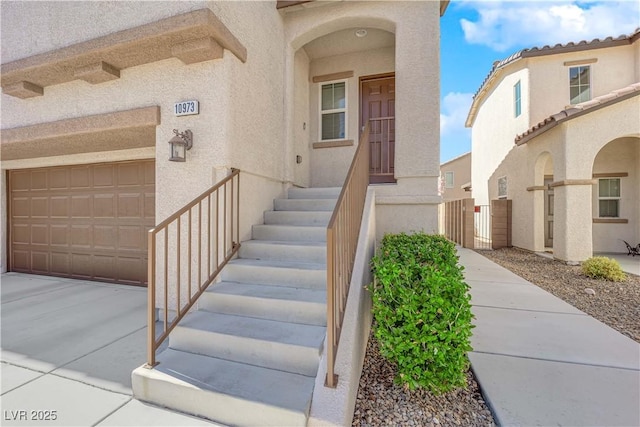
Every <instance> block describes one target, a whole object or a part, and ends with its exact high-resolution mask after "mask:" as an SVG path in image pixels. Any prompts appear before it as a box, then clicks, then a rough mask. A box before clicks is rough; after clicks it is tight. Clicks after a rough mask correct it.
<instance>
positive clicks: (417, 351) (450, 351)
mask: <svg viewBox="0 0 640 427" xmlns="http://www.w3.org/2000/svg"><path fill="white" fill-rule="evenodd" d="M372 264H373V272H374V276H375V278H376V281H375V282H374V286H372V287H371V289H370V290H371V292H372V295H373V315H374V319H375V323H374V334H375V337H376V339H377V341H378V343H379V345H380V353H381V354H382V355H383V356H384V357H385V358H386V359H387V360H389V361H391V362H392V363H394V364H395V365H396V366H397V369H398V377H397V378H396V381H398V382H399V383H401V384H403V385H405V386H407V387H408V388H410V389H415V388H416V387H424V388H427V389H428V390H430V391H431V392H433V393H436V394H440V393H444V392H446V391H449V390H452V389H454V388H457V387H466V376H465V373H466V371H467V369H468V367H469V360H468V358H467V352H468V351H470V350H472V348H471V344H470V338H471V329H472V328H473V325H472V324H471V319H472V318H473V315H472V314H471V304H470V302H469V301H470V299H471V297H470V296H469V286H468V285H467V284H466V283H465V282H464V276H463V274H462V270H463V268H462V267H461V266H460V265H459V264H458V256H457V253H456V249H455V245H454V244H453V243H452V242H450V241H448V240H447V239H446V238H445V237H444V236H434V235H426V234H424V233H418V234H413V235H407V234H404V233H402V234H395V235H389V234H388V235H385V236H384V238H383V239H382V242H381V247H380V249H379V253H378V255H377V256H375V257H374V258H373V260H372Z"/></svg>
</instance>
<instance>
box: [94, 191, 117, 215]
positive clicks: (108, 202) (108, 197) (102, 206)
mask: <svg viewBox="0 0 640 427" xmlns="http://www.w3.org/2000/svg"><path fill="white" fill-rule="evenodd" d="M93 215H94V217H95V218H115V217H116V198H115V196H114V195H113V194H96V195H95V196H93Z"/></svg>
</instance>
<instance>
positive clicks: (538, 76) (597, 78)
mask: <svg viewBox="0 0 640 427" xmlns="http://www.w3.org/2000/svg"><path fill="white" fill-rule="evenodd" d="M637 45H640V42H636V43H635V45H627V46H618V47H612V48H606V49H594V50H586V51H581V52H573V53H565V54H559V55H548V56H540V57H535V58H529V59H527V63H528V68H529V74H530V87H529V88H530V97H531V118H530V120H531V122H530V126H533V125H535V124H536V123H538V122H540V121H542V120H544V119H545V118H546V117H549V116H550V115H551V114H554V113H556V112H558V111H560V110H562V109H564V108H565V107H566V106H568V105H570V97H569V68H571V67H575V66H578V65H581V64H575V65H564V63H565V62H574V61H584V62H583V65H589V66H590V68H591V70H590V71H591V75H590V77H591V98H595V97H598V96H601V95H605V94H607V93H609V92H611V91H613V90H615V89H619V88H622V87H625V86H628V85H630V84H632V83H635V82H637V81H639V80H638V79H637V78H636V64H635V61H634V52H633V51H634V50H635V49H636V46H637ZM593 59H596V62H593V63H587V62H588V61H589V60H593ZM514 136H515V135H514Z"/></svg>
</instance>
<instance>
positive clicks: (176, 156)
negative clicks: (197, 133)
mask: <svg viewBox="0 0 640 427" xmlns="http://www.w3.org/2000/svg"><path fill="white" fill-rule="evenodd" d="M173 133H175V134H176V136H174V137H173V138H171V139H170V140H169V144H171V157H169V160H170V161H172V162H185V161H187V150H191V147H192V146H193V132H191V131H190V130H189V129H187V130H185V131H184V132H178V129H174V130H173Z"/></svg>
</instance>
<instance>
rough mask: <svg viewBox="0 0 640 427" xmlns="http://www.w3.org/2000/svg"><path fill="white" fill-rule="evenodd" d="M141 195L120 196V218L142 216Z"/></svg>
mask: <svg viewBox="0 0 640 427" xmlns="http://www.w3.org/2000/svg"><path fill="white" fill-rule="evenodd" d="M141 204H142V200H140V193H129V194H119V195H118V217H119V218H139V217H140V216H141V214H142V206H141Z"/></svg>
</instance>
